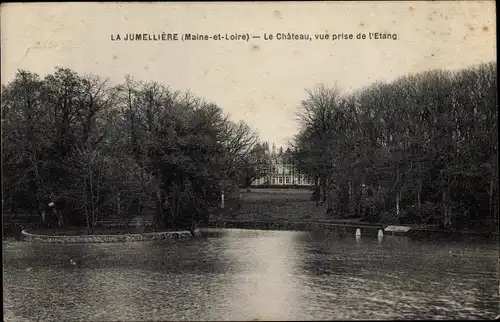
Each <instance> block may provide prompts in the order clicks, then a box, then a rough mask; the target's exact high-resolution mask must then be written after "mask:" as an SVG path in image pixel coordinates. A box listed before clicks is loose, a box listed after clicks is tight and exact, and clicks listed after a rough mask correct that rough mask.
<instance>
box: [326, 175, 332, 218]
mask: <svg viewBox="0 0 500 322" xmlns="http://www.w3.org/2000/svg"><path fill="white" fill-rule="evenodd" d="M325 190H326V191H325V192H326V213H327V214H333V213H334V209H333V193H334V191H333V190H334V187H333V179H332V178H331V177H330V176H329V177H328V178H327V180H326V189H325Z"/></svg>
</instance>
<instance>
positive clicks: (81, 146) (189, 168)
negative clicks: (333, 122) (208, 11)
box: [2, 68, 258, 231]
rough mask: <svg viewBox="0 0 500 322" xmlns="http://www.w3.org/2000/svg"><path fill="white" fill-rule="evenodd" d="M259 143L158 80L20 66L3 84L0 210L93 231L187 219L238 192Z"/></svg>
mask: <svg viewBox="0 0 500 322" xmlns="http://www.w3.org/2000/svg"><path fill="white" fill-rule="evenodd" d="M257 142H258V136H257V134H256V133H255V132H254V131H252V130H251V129H250V128H249V127H248V126H247V125H246V124H245V123H243V122H240V123H235V122H232V121H231V120H229V118H228V117H227V116H226V115H224V113H223V112H222V110H221V109H220V108H219V107H218V106H216V105H215V104H212V103H208V102H205V101H203V100H201V99H200V98H198V97H196V96H195V95H193V94H191V93H181V92H178V91H174V90H172V89H170V88H168V87H165V86H163V85H161V84H158V83H155V82H138V81H135V80H133V79H132V78H130V77H126V80H125V82H124V83H123V84H120V85H118V86H115V85H112V84H110V83H109V82H108V81H107V80H105V79H102V78H100V77H98V76H94V75H79V74H77V73H76V72H74V71H72V70H69V69H63V68H56V70H55V72H54V73H53V74H50V75H48V76H46V77H45V78H43V79H41V78H40V77H39V76H38V75H36V74H34V73H31V72H28V71H19V72H18V73H17V75H16V76H15V79H13V80H12V81H11V82H10V83H9V84H8V85H6V86H3V87H2V170H3V175H2V176H3V189H2V191H3V210H4V212H10V213H26V212H29V213H32V214H36V215H39V216H40V219H41V221H42V222H44V223H45V224H47V223H48V222H47V221H48V219H47V218H48V217H50V216H49V215H50V214H53V213H56V216H57V217H58V218H57V221H58V224H59V225H81V226H87V227H88V229H89V231H92V230H93V229H94V227H96V226H97V225H98V223H99V221H100V220H103V219H106V218H115V220H116V219H118V220H123V222H124V223H126V222H128V221H130V220H131V219H132V218H133V217H134V216H138V215H144V214H149V215H151V216H152V217H153V218H154V220H155V222H156V224H157V226H158V227H181V226H183V227H187V226H192V225H193V224H195V223H196V222H198V221H200V220H203V219H206V217H207V216H208V214H210V213H212V212H213V211H214V209H216V208H217V207H218V205H219V203H220V196H221V192H222V191H224V192H225V193H226V196H228V195H229V196H231V195H235V194H237V188H238V186H239V184H240V183H241V182H242V181H244V180H245V179H244V178H243V177H244V175H243V174H242V173H241V172H242V170H241V169H243V168H245V167H246V168H248V167H252V163H251V161H250V159H249V156H250V154H251V151H252V150H253V149H254V148H255V145H256V143H257ZM226 198H227V197H226ZM226 200H227V199H226ZM52 203H53V204H52Z"/></svg>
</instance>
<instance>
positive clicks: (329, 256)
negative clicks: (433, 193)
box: [3, 229, 500, 321]
mask: <svg viewBox="0 0 500 322" xmlns="http://www.w3.org/2000/svg"><path fill="white" fill-rule="evenodd" d="M205 234H206V235H207V236H206V237H204V238H201V239H190V240H182V241H173V240H170V241H169V240H167V241H156V242H137V243H116V244H115V243H113V244H68V245H57V244H34V243H33V244H32V243H24V242H9V243H6V244H4V245H3V255H4V256H3V264H4V316H5V320H7V321H9V320H12V321H14V320H16V321H18V320H26V321H30V320H44V321H47V320H54V321H61V320H85V321H90V320H93V321H103V320H104V321H106V320H107V321H111V320H113V321H116V320H120V321H126V320H129V321H131V320H133V321H141V320H142V321H146V320H147V321H151V320H257V319H260V320H331V319H472V318H473V319H491V318H493V317H494V316H496V315H497V314H498V313H499V312H500V310H499V301H500V297H499V281H500V279H499V267H498V266H499V265H498V262H497V257H498V255H497V254H498V253H497V252H498V250H497V249H498V248H497V246H496V245H495V244H479V243H477V244H472V243H457V242H424V241H418V242H417V241H412V240H409V239H407V238H405V237H390V236H386V237H384V239H383V240H379V239H377V238H362V239H358V240H357V239H356V238H354V237H351V236H347V237H339V236H335V235H327V234H324V233H306V232H291V231H256V230H237V229H227V230H210V231H209V232H205ZM70 259H73V260H75V261H76V266H74V265H72V264H71V263H70Z"/></svg>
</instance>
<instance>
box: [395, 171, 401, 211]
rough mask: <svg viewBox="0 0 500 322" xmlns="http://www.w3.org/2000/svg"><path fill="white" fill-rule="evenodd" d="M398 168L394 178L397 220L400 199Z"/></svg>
mask: <svg viewBox="0 0 500 322" xmlns="http://www.w3.org/2000/svg"><path fill="white" fill-rule="evenodd" d="M399 186H400V185H399V168H398V169H397V178H396V189H397V193H396V216H397V218H398V220H399V202H400V199H401V190H400V187H399Z"/></svg>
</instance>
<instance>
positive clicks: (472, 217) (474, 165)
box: [294, 63, 498, 229]
mask: <svg viewBox="0 0 500 322" xmlns="http://www.w3.org/2000/svg"><path fill="white" fill-rule="evenodd" d="M496 93H497V70H496V63H488V64H481V65H478V66H474V67H471V68H466V69H463V70H459V71H455V72H451V71H443V70H432V71H428V72H424V73H419V74H415V75H409V76H405V77H402V78H399V79H397V80H396V81H394V82H392V83H390V84H385V83H375V84H373V85H371V86H369V87H366V88H363V89H361V90H359V91H356V92H354V93H349V94H345V93H342V92H341V91H340V90H338V89H337V88H327V87H325V86H323V85H319V86H317V87H315V88H314V89H312V90H310V91H308V94H309V95H308V98H307V99H306V100H304V101H303V102H302V104H301V107H300V110H299V118H300V124H301V129H300V132H299V133H298V135H297V136H296V137H295V140H294V150H295V157H296V158H297V160H298V166H299V168H300V170H301V171H302V172H304V173H307V174H309V175H310V176H311V177H314V178H316V180H317V184H318V186H321V187H322V189H321V190H322V191H323V194H322V199H324V200H325V203H326V209H327V212H328V213H331V214H332V215H337V216H340V217H346V218H349V217H362V218H364V219H367V220H373V221H385V222H390V223H415V224H434V225H439V226H441V227H445V228H477V227H483V228H489V229H494V227H495V224H496V222H497V220H498V150H497V138H498V135H497V115H498V106H497V96H496V95H497V94H496Z"/></svg>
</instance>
